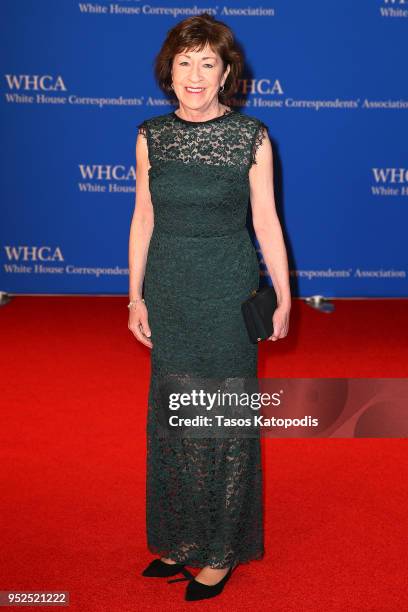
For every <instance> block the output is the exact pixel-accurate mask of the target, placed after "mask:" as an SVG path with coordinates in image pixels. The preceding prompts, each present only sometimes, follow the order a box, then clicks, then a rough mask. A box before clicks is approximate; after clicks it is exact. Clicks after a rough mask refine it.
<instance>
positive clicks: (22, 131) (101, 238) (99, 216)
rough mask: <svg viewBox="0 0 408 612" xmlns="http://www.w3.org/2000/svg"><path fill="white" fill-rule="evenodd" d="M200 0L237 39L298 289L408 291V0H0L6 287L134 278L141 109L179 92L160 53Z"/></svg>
mask: <svg viewBox="0 0 408 612" xmlns="http://www.w3.org/2000/svg"><path fill="white" fill-rule="evenodd" d="M202 12H207V13H209V14H211V15H214V16H215V17H216V18H217V19H220V20H222V21H224V22H225V23H227V24H228V25H229V26H231V27H232V29H233V30H234V32H235V35H236V38H237V40H238V41H239V43H240V44H241V46H242V47H243V49H244V51H245V55H246V69H245V74H244V75H243V78H242V80H241V82H240V88H239V90H238V91H237V92H236V96H234V98H233V99H232V100H231V105H232V106H233V107H234V108H235V110H238V111H240V112H243V113H247V114H250V115H254V116H256V117H258V118H260V119H262V120H263V121H264V122H265V123H266V124H267V125H268V128H269V135H270V137H271V140H272V144H273V149H274V157H275V160H274V173H275V193H276V202H277V208H278V213H279V216H280V219H281V223H282V227H283V231H284V235H285V240H286V244H287V249H288V256H289V262H290V275H291V282H292V291H293V294H294V295H297V296H301V297H305V296H309V295H313V294H322V295H326V296H328V297H362V296H367V297H378V296H397V297H398V296H407V295H408V283H407V268H408V248H407V239H406V234H407V221H408V213H407V210H408V161H407V160H408V79H407V68H406V57H407V41H408V0H388V1H387V0H358V1H356V0H341V1H334V0H333V1H330V0H329V1H328V0H312V1H311V2H304V0H272V1H263V2H258V1H257V0H248V1H247V2H242V1H241V0H235V1H227V2H217V3H215V2H199V1H192V2H189V1H180V2H178V1H174V0H172V1H168V0H152V1H151V2H146V1H145V0H95V1H91V2H86V1H78V0H58V1H56V0H2V1H1V3H0V22H1V25H0V28H1V42H0V45H1V47H2V49H1V50H2V53H1V58H0V62H1V71H2V78H1V83H2V93H1V115H2V124H3V138H2V146H1V156H2V160H1V170H0V171H1V197H2V204H1V230H0V232H1V234H0V238H1V266H0V291H6V292H10V293H14V294H104V295H106V294H122V295H123V294H126V293H127V290H128V236H129V226H130V222H131V217H132V213H133V209H134V205H135V143H136V137H137V125H138V124H139V123H140V122H141V121H142V120H143V119H145V118H149V117H152V116H154V115H160V114H163V113H167V112H170V111H172V110H174V109H175V108H176V107H177V105H176V100H171V99H169V98H168V97H166V95H165V94H164V93H163V92H162V91H161V90H160V88H159V87H158V85H157V83H156V82H155V80H154V75H153V61H154V57H155V56H156V54H157V52H158V51H159V49H160V47H161V44H162V42H163V40H164V38H165V36H166V33H167V31H168V30H169V29H170V28H172V27H173V26H174V25H175V24H176V23H177V22H178V21H180V20H182V19H184V18H186V17H189V16H192V15H198V14H200V13H202ZM252 237H253V240H254V244H255V246H256V248H257V250H258V255H259V258H260V266H261V272H262V276H261V282H262V283H265V282H266V283H270V279H269V277H268V275H267V274H266V270H265V266H264V264H263V260H262V253H261V252H260V250H259V245H258V244H257V242H256V236H253V235H252Z"/></svg>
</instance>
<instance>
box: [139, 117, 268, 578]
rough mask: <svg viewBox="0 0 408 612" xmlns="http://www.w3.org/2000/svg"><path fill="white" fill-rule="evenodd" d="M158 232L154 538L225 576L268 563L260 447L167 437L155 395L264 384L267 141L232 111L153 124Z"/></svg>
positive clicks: (149, 514) (154, 248) (168, 551)
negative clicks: (249, 326) (262, 148)
mask: <svg viewBox="0 0 408 612" xmlns="http://www.w3.org/2000/svg"><path fill="white" fill-rule="evenodd" d="M138 128H139V132H140V133H141V134H143V136H144V137H145V138H146V140H147V145H148V151H149V161H150V169H149V185H150V193H151V197H152V203H153V209H154V230H153V234H152V237H151V241H150V244H149V249H148V255H147V261H146V269H145V278H144V293H143V295H144V298H145V303H146V306H147V310H148V317H149V324H150V329H151V332H152V336H151V339H152V342H153V348H152V349H151V380H150V391H149V399H148V413H147V474H146V483H147V484H146V528H147V543H148V548H149V550H150V551H151V552H153V553H156V554H159V555H160V556H163V557H170V558H171V559H173V560H174V561H177V562H179V563H185V564H187V565H190V566H193V567H203V566H205V565H210V566H211V567H213V568H225V567H228V566H229V565H231V564H233V563H235V562H240V563H245V562H248V561H251V560H254V559H260V558H261V557H262V556H263V554H264V533H263V505H262V468H261V454H260V440H259V438H240V437H234V438H223V439H220V438H214V437H213V438H205V439H194V438H190V439H187V438H184V439H183V438H165V437H162V436H160V434H159V432H158V428H157V423H158V421H157V400H156V397H157V396H156V393H155V390H157V385H158V383H159V381H160V377H162V376H165V375H167V374H177V375H179V374H188V375H189V374H192V375H197V376H203V377H210V378H211V377H215V378H220V377H231V376H232V377H245V376H247V377H255V378H256V376H257V359H258V346H257V345H254V344H251V343H250V341H249V338H248V334H247V330H246V328H245V324H244V320H243V317H242V313H241V302H242V301H243V300H244V299H246V298H247V297H248V296H249V294H250V292H251V291H252V290H253V289H256V288H258V285H259V264H258V258H257V255H256V251H255V247H254V245H253V243H252V241H251V238H250V235H249V233H248V230H247V227H246V218H247V211H248V204H249V178H248V172H249V169H250V167H251V165H252V164H253V163H256V151H257V148H258V146H259V144H260V143H261V142H262V140H263V138H264V136H265V134H266V133H267V132H266V130H267V128H266V125H265V124H264V123H263V122H262V121H260V120H259V119H257V118H255V117H252V116H249V115H243V114H241V113H239V112H237V111H234V110H233V109H227V110H226V112H225V113H224V114H223V115H220V116H219V117H216V118H214V119H210V120H207V121H198V122H196V121H188V120H185V119H182V118H181V117H179V116H178V115H177V114H176V113H175V112H174V111H172V112H169V113H166V114H162V115H158V116H155V117H152V118H150V119H146V120H145V121H144V122H143V123H140V124H139V126H138Z"/></svg>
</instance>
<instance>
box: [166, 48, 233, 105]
mask: <svg viewBox="0 0 408 612" xmlns="http://www.w3.org/2000/svg"><path fill="white" fill-rule="evenodd" d="M229 71H230V67H229V66H227V69H226V70H225V72H224V71H223V62H222V59H221V57H220V56H219V55H218V53H216V52H214V51H213V50H212V49H211V47H210V46H209V45H208V44H207V45H206V46H205V47H204V48H203V49H202V51H191V50H184V51H183V53H178V54H177V55H175V56H174V58H173V65H172V78H173V89H174V93H175V94H176V96H177V98H178V100H179V102H180V104H181V105H182V106H183V105H184V106H185V107H186V108H189V109H194V110H203V111H205V110H207V109H208V108H211V106H213V105H214V104H215V105H217V104H218V90H219V88H220V87H221V86H222V85H223V84H224V83H225V80H226V78H227V76H228V73H229Z"/></svg>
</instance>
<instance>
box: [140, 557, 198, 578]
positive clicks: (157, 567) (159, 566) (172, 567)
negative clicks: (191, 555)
mask: <svg viewBox="0 0 408 612" xmlns="http://www.w3.org/2000/svg"><path fill="white" fill-rule="evenodd" d="M180 573H181V574H183V575H184V576H185V578H175V579H174V580H168V581H167V582H169V583H170V582H183V581H184V580H192V579H194V576H193V574H192V573H191V572H189V571H188V569H186V568H185V565H184V563H165V562H164V561H162V560H161V559H153V561H151V563H149V565H148V566H147V567H146V568H145V569H144V570H143V572H142V576H147V577H149V578H169V577H170V576H176V575H177V574H180Z"/></svg>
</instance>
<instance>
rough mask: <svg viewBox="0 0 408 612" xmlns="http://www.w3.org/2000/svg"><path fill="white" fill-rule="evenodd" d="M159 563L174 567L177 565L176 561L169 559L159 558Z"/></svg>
mask: <svg viewBox="0 0 408 612" xmlns="http://www.w3.org/2000/svg"><path fill="white" fill-rule="evenodd" d="M160 561H163V563H167V565H176V563H177V561H173V559H170V558H169V557H160Z"/></svg>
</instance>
